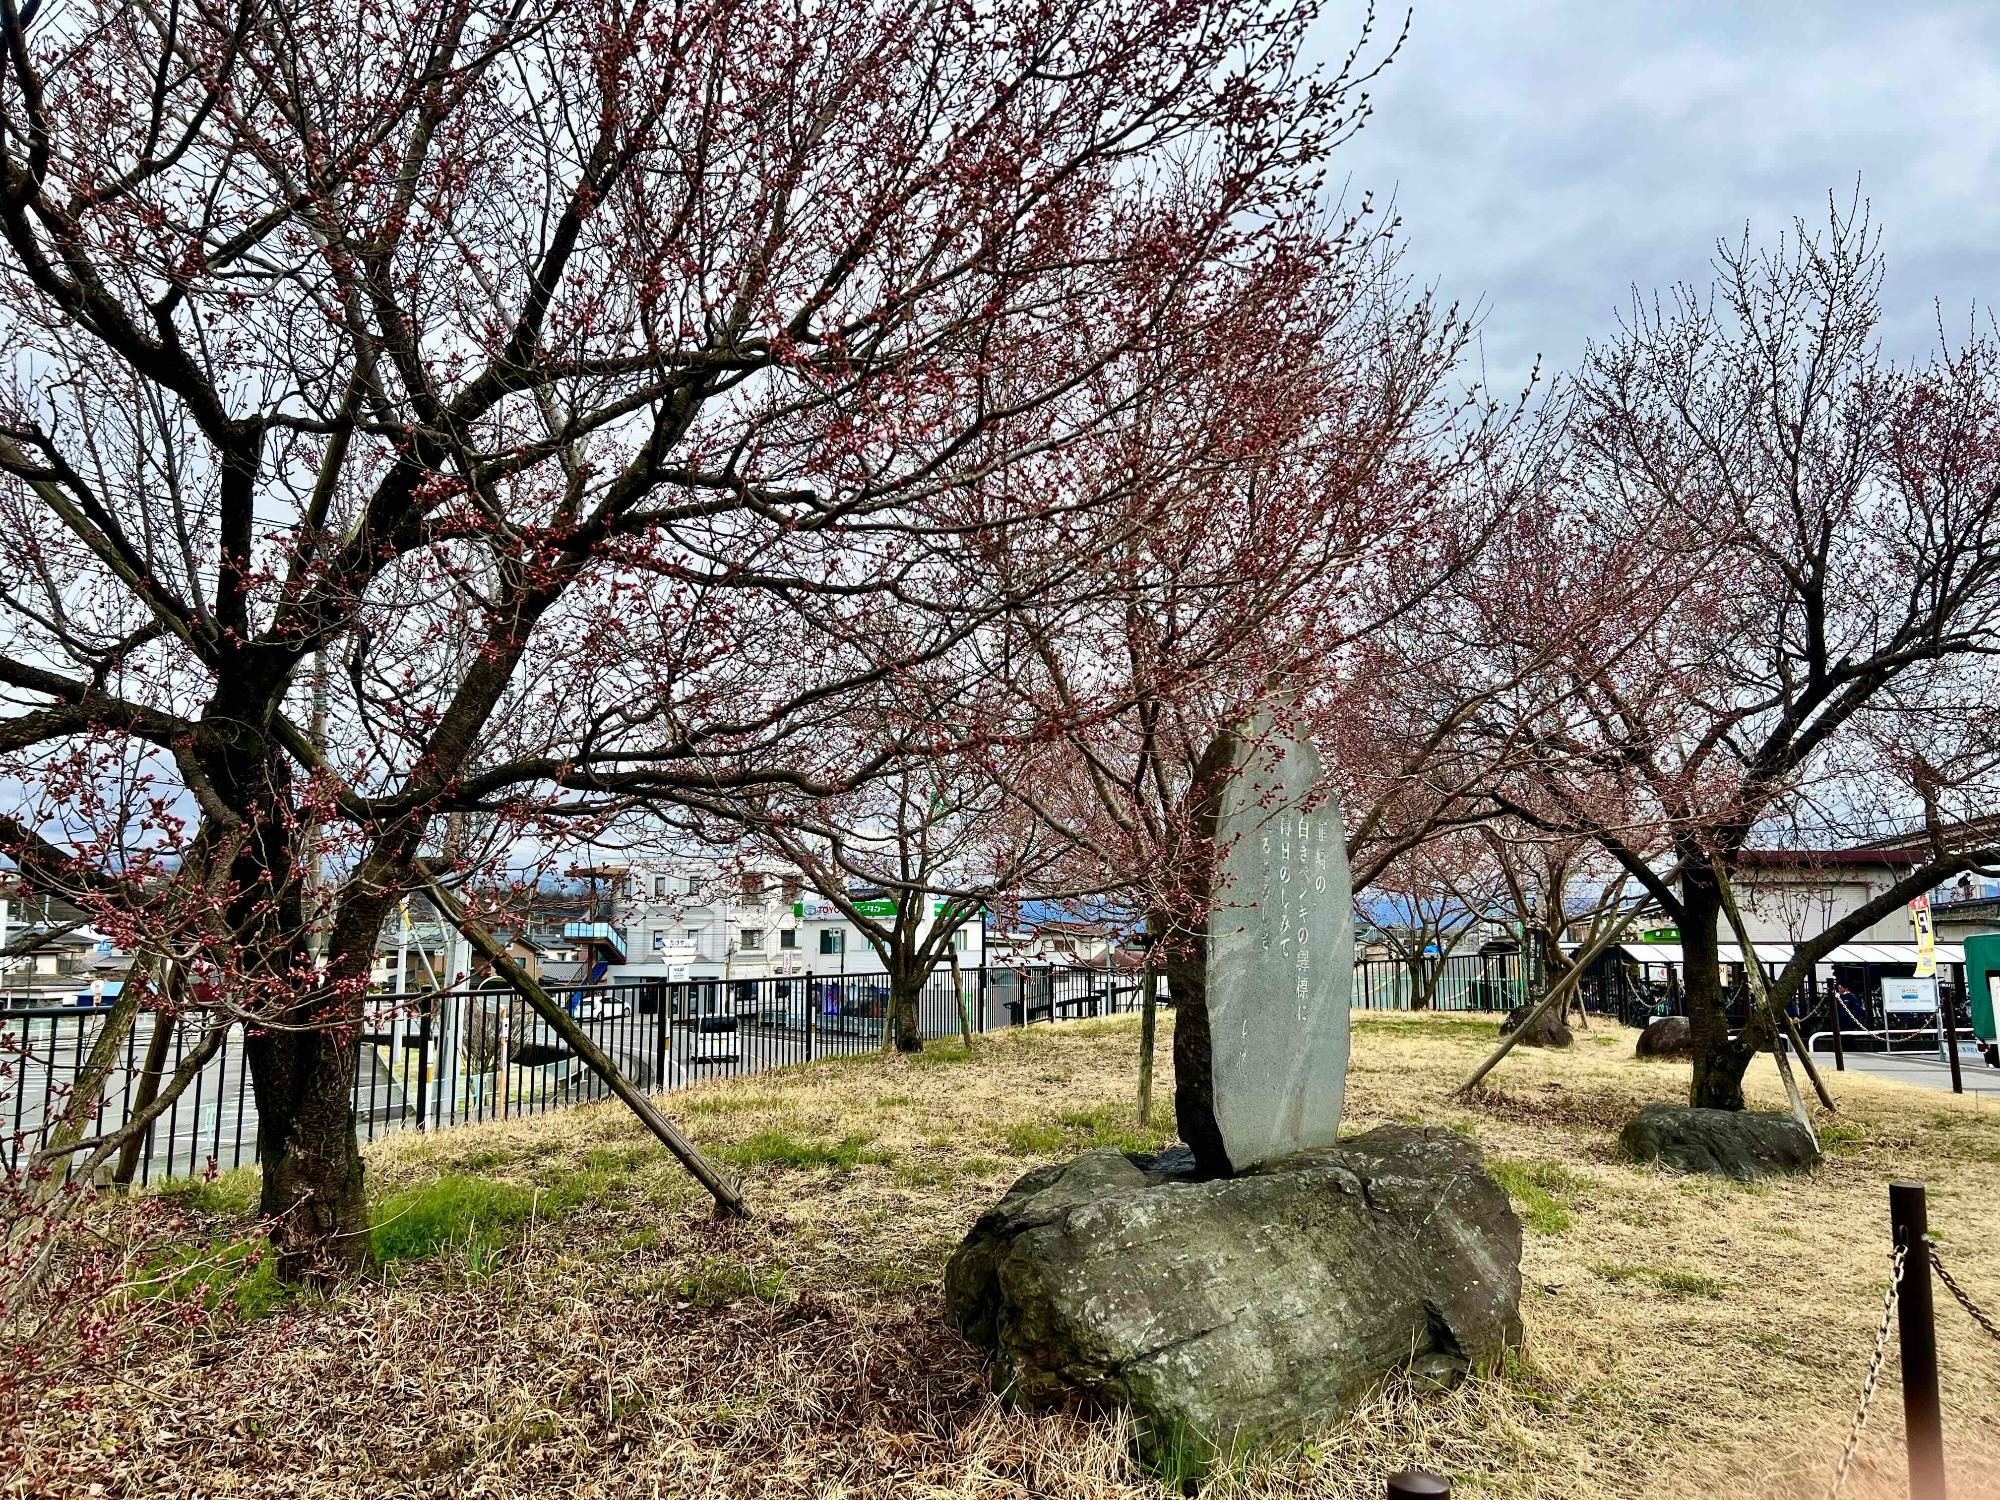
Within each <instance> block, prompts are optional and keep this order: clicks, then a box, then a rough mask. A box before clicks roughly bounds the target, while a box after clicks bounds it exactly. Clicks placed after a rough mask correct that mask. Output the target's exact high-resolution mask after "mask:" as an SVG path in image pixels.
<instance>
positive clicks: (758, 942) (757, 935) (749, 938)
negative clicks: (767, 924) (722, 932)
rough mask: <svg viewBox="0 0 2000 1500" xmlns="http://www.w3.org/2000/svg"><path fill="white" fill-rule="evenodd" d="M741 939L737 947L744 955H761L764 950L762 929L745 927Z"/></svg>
mask: <svg viewBox="0 0 2000 1500" xmlns="http://www.w3.org/2000/svg"><path fill="white" fill-rule="evenodd" d="M741 939H742V940H741V942H740V943H739V944H738V946H739V947H740V948H742V950H743V951H744V952H745V953H761V952H762V951H763V949H764V929H763V928H761V927H745V928H744V929H743V931H742V933H741Z"/></svg>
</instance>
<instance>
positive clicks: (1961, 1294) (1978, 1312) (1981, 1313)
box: [1924, 1239, 2000, 1341]
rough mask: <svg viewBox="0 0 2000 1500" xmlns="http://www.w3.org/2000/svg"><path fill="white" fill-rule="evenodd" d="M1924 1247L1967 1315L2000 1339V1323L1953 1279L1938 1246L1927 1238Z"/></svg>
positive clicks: (1996, 1338) (1940, 1276)
mask: <svg viewBox="0 0 2000 1500" xmlns="http://www.w3.org/2000/svg"><path fill="white" fill-rule="evenodd" d="M1924 1248H1925V1249H1926V1250H1927V1251H1929V1252H1930V1257H1931V1269H1932V1270H1933V1271H1935V1272H1937V1274H1938V1280H1939V1281H1942V1282H1943V1283H1944V1289H1945V1290H1946V1291H1948V1292H1950V1293H1951V1294H1952V1296H1954V1297H1956V1298H1957V1299H1958V1305H1959V1306H1960V1307H1962V1308H1964V1309H1965V1311H1966V1315H1967V1316H1968V1317H1970V1318H1971V1319H1972V1321H1973V1322H1975V1323H1977V1324H1978V1325H1979V1326H1980V1327H1981V1328H1984V1329H1985V1330H1986V1331H1987V1332H1988V1333H1990V1334H1992V1335H1993V1337H1994V1339H1995V1340H1996V1341H2000V1325H1996V1324H1995V1323H1994V1321H1993V1317H1992V1315H1991V1314H1990V1313H1988V1312H1986V1311H1985V1310H1984V1309H1982V1308H1981V1307H1980V1305H1979V1304H1978V1303H1977V1302H1974V1301H1973V1300H1972V1299H1971V1298H1970V1297H1968V1296H1967V1295H1966V1294H1965V1288H1964V1287H1962V1286H1960V1285H1959V1284H1958V1283H1957V1282H1956V1281H1955V1280H1953V1279H1952V1274H1951V1272H1949V1271H1947V1270H1946V1269H1945V1268H1944V1262H1943V1261H1942V1260H1940V1259H1939V1258H1938V1253H1937V1246H1936V1245H1933V1244H1931V1243H1930V1241H1929V1240H1928V1239H1927V1240H1926V1241H1925V1242H1924Z"/></svg>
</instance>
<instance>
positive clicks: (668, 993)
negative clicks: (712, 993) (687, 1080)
mask: <svg viewBox="0 0 2000 1500" xmlns="http://www.w3.org/2000/svg"><path fill="white" fill-rule="evenodd" d="M653 1014H654V1016H655V1017H656V1018H658V1020H659V1023H660V1025H659V1035H658V1036H657V1037H656V1038H654V1041H653V1092H654V1093H656V1094H664V1093H665V1092H666V1091H667V1050H668V1047H669V1045H670V1044H671V1041H672V1036H673V1029H674V995H673V988H672V986H670V985H664V984H663V985H661V986H660V987H659V988H658V989H656V990H655V991H653Z"/></svg>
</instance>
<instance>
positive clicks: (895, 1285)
mask: <svg viewBox="0 0 2000 1500" xmlns="http://www.w3.org/2000/svg"><path fill="white" fill-rule="evenodd" d="M861 1274H862V1279H863V1280H865V1281H866V1282H867V1283H868V1284H869V1285H870V1286H872V1287H876V1288H878V1289H880V1290H881V1291H885V1292H916V1291H921V1290H923V1289H924V1288H925V1287H927V1286H930V1285H932V1284H933V1283H934V1282H936V1280H937V1279H938V1268H937V1267H936V1266H934V1265H926V1264H924V1263H922V1262H919V1261H910V1260H891V1261H884V1262H881V1263H880V1264H877V1265H872V1266H870V1267H868V1269H867V1270H865V1271H863V1272H862V1273H861Z"/></svg>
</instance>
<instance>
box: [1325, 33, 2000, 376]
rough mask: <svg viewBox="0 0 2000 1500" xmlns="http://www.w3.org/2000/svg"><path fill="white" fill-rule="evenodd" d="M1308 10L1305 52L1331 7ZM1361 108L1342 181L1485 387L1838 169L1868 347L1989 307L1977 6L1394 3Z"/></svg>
mask: <svg viewBox="0 0 2000 1500" xmlns="http://www.w3.org/2000/svg"><path fill="white" fill-rule="evenodd" d="M1332 9H1333V10H1334V11H1335V12H1336V13H1335V14H1333V15H1330V16H1328V17H1327V18H1326V19H1324V20H1323V21H1322V22H1321V23H1320V26H1319V38H1320V43H1321V51H1322V53H1327V52H1331V51H1332V50H1333V49H1334V47H1335V46H1336V44H1339V45H1341V46H1343V47H1344V44H1345V42H1346V40H1348V38H1349V36H1350V35H1351V25H1352V17H1353V15H1354V14H1355V13H1356V12H1355V9H1354V8H1352V7H1346V8H1343V7H1341V6H1339V5H1337V4H1336V5H1335V6H1333V7H1332ZM1400 14H1401V12H1400V11H1396V12H1394V13H1393V15H1394V18H1395V19H1400ZM1375 100H1376V112H1375V116H1374V119H1373V120H1372V121H1371V123H1370V124H1369V126H1368V127H1367V129H1366V130H1364V131H1363V132H1362V134H1361V136H1360V137H1359V139H1357V140H1356V141H1355V142H1354V143H1353V144H1352V145H1351V146H1349V147H1348V148H1346V151H1345V153H1344V155H1345V170H1346V171H1347V172H1349V173H1351V174H1352V179H1353V183H1354V186H1356V187H1370V188H1373V189H1374V190H1375V192H1376V194H1377V196H1378V199H1379V198H1381V197H1383V196H1386V195H1387V194H1389V193H1390V192H1393V193H1394V194H1395V196H1396V200H1397V208H1398V211H1399V212H1400V213H1401V214H1402V216H1403V219H1404V224H1405V227H1404V242H1405V247H1406V255H1407V259H1406V262H1405V263H1406V265H1407V266H1408V267H1409V268H1410V269H1411V271H1412V272H1414V273H1415V274H1416V275H1418V276H1419V277H1420V278H1422V279H1423V280H1426V281H1435V282H1436V283H1437V285H1438V287H1439V289H1440V291H1442V292H1444V293H1446V294H1448V295H1450V296H1453V297H1457V298H1459V299H1460V300H1462V301H1464V302H1466V303H1468V304H1470V303H1473V302H1475V301H1478V302H1482V303H1483V305H1484V307H1485V317H1484V322H1483V329H1484V345H1485V355H1486V361H1487V368H1488V371H1489V373H1490V375H1491V376H1492V377H1493V378H1494V380H1495V382H1496V384H1504V383H1506V382H1508V381H1513V382H1515V383H1518V380H1519V378H1520V377H1521V376H1522V375H1523V374H1525V372H1526V370H1527V369H1528V368H1529V366H1530V364H1531V363H1532V361H1533V360H1534V358H1535V357H1536V355H1537V354H1540V355H1541V356H1543V358H1544V360H1545V363H1546V364H1547V365H1549V366H1553V367H1556V368H1562V367H1566V366H1569V365H1572V364H1573V363H1574V362H1575V360H1576V357H1577V355H1578V354H1579V353H1580V351H1581V350H1582V347H1583V343H1584V341H1585V339H1587V338H1589V337H1592V336H1593V335H1602V334H1604V333H1606V332H1607V331H1609V330H1610V329H1612V327H1613V326H1614V319H1615V316H1616V314H1617V312H1618V310H1619V308H1620V307H1621V306H1622V305H1623V304H1624V303H1625V302H1626V301H1627V299H1628V297H1629V292H1630V288H1631V286H1632V285H1633V284H1634V283H1637V284H1638V285H1639V286H1641V287H1643V288H1647V289H1651V288H1654V287H1665V286H1668V285H1670V284H1671V283H1672V282H1673V281H1674V280H1676V279H1679V278H1686V279H1694V280H1698V281H1700V282H1703V283H1705V282H1706V281H1707V279H1708V275H1709V269H1708V268H1709V264H1710V261H1711V258H1712V256H1713V251H1714V244H1715V241H1716V239H1717V237H1718V236H1726V237H1728V238H1731V239H1734V238H1736V237H1737V236H1739V235H1741V233H1742V232H1743V229H1744V226H1745V224H1746V222H1747V223H1748V225H1749V226H1750V228H1751V231H1752V233H1753V235H1754V236H1756V237H1758V238H1760V239H1775V238H1776V236H1777V235H1778V234H1779V232H1780V231H1782V230H1784V229H1785V228H1787V227H1788V226H1789V224H1790V222H1791V219H1792V217H1793V216H1794V215H1804V216H1807V217H1808V218H1814V219H1818V220H1824V218H1825V213H1826V200H1827V193H1828V190H1829V189H1832V190H1833V191H1835V192H1836V193H1837V194H1838V195H1839V197H1840V199H1841V201H1842V203H1843V204H1845V202H1846V201H1847V199H1848V198H1849V197H1850V195H1851V194H1852V193H1853V191H1854V187H1855V183H1856V181H1857V178H1858V180H1859V182H1860V185H1861V191H1862V193H1863V194H1864V195H1865V196H1866V197H1867V198H1868V199H1870V200H1871V201H1872V203H1873V206H1874V216H1875V219H1876V221H1877V223H1879V224H1880V225H1881V226H1882V228H1883V230H1884V231H1885V239H1884V247H1885V250H1886V252H1887V255H1888V258H1889V281H1888V285H1887V287H1886V289H1885V291H1884V296H1883V311H1884V326H1883V341H1884V346H1885V348H1886V349H1887V350H1888V351H1889V352H1891V353H1892V354H1896V355H1898V356H1901V357H1908V356H1909V355H1912V354H1918V353H1923V352H1926V351H1927V350H1928V349H1929V348H1930V347H1932V346H1933V344H1934V343H1935V338H1934V329H1935V323H1934V312H1933V305H1934V303H1936V302H1942V304H1943V307H1944V311H1945V313H1946V317H1947V323H1948V325H1949V326H1951V327H1953V328H1954V329H1963V328H1964V326H1965V321H1966V315H1967V310H1968V309H1969V307H1970V306H1971V305H1972V304H1973V303H1974V302H1978V303H1980V304H1982V305H1987V304H1993V303H2000V3H1996V0H1741V3H1725V0H1417V6H1416V17H1415V21H1414V23H1413V26H1412V30H1411V35H1410V40H1409V43H1408V45H1407V46H1406V47H1405V48H1404V51H1403V53H1402V56H1401V57H1400V58H1399V59H1398V60H1397V62H1396V63H1395V64H1394V66H1392V67H1391V68H1390V70H1389V72H1388V73H1387V74H1386V75H1385V76H1384V77H1383V78H1382V80H1381V81H1380V82H1379V84H1378V86H1377V88H1376V90H1375Z"/></svg>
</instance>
